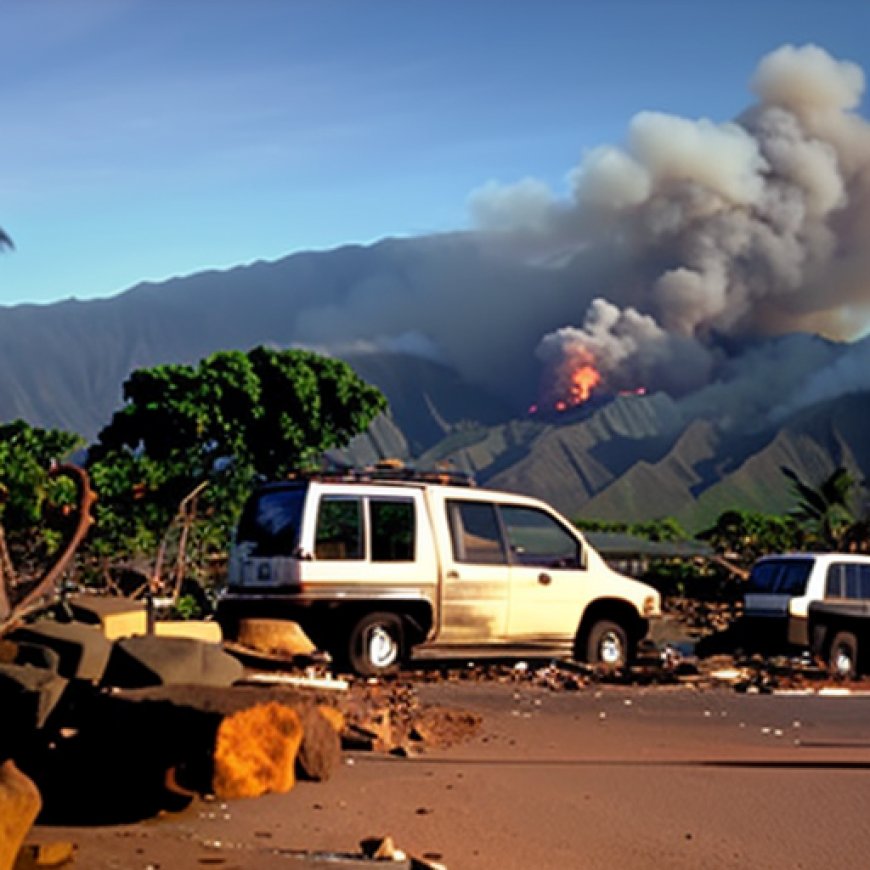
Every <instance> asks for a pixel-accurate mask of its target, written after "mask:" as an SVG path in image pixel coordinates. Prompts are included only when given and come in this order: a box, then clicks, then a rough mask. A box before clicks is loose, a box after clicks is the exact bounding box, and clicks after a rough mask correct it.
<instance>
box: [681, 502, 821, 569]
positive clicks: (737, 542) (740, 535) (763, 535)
mask: <svg viewBox="0 0 870 870" xmlns="http://www.w3.org/2000/svg"><path fill="white" fill-rule="evenodd" d="M698 537H699V538H701V539H703V540H706V541H707V542H709V544H710V546H712V547H713V549H714V550H715V551H716V553H718V554H719V555H720V556H722V557H724V558H727V559H728V560H729V563H733V564H736V565H737V566H739V567H742V568H748V567H749V566H750V565H752V563H753V562H754V561H755V560H756V559H758V558H759V557H761V556H764V555H767V554H768V553H782V552H787V551H789V550H798V549H800V548H801V547H802V546H803V544H804V534H803V532H802V530H801V528H800V526H799V524H798V522H797V521H796V520H795V519H794V517H790V516H777V515H773V514H761V513H755V512H754V511H745V510H728V511H724V512H723V513H721V514H720V515H719V517H718V518H717V520H716V522H715V524H714V525H713V526H711V527H710V528H709V529H706V530H705V531H703V532H701V533H700V534H699V535H698Z"/></svg>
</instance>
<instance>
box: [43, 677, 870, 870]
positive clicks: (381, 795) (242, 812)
mask: <svg viewBox="0 0 870 870" xmlns="http://www.w3.org/2000/svg"><path fill="white" fill-rule="evenodd" d="M420 693H421V697H422V699H423V700H424V701H429V702H433V703H439V704H446V705H453V706H457V707H463V708H466V709H469V710H474V711H477V712H480V713H481V714H482V715H483V717H484V725H483V728H482V730H481V731H480V732H479V733H478V735H477V736H476V737H475V738H474V739H472V740H471V741H468V742H466V743H463V744H461V745H457V746H453V747H451V748H447V749H439V750H437V751H427V752H426V753H425V754H423V755H421V756H417V757H411V758H397V757H390V756H384V755H374V754H366V753H359V754H349V755H347V757H346V759H345V764H344V765H343V766H342V768H341V770H340V771H339V773H338V774H337V775H336V776H335V777H334V778H333V779H332V780H331V781H330V782H327V783H321V784H309V783H300V784H298V785H297V787H296V788H295V789H294V790H293V791H292V792H291V793H289V794H287V795H280V796H278V795H276V796H269V797H265V798H260V799H257V800H251V801H238V802H234V803H232V804H220V803H216V802H202V801H200V802H197V803H195V804H194V805H193V806H192V807H191V808H190V809H188V810H186V811H185V812H184V813H182V814H180V815H176V816H165V817H163V818H160V819H157V820H153V821H149V822H145V823H142V824H137V825H130V826H122V827H117V828H92V829H83V828H77V829H64V828H44V827H42V828H37V829H35V831H34V835H33V837H32V838H31V839H36V840H41V841H48V840H56V839H63V838H65V839H71V840H74V841H75V842H77V843H78V846H79V853H78V857H77V859H76V864H75V866H79V867H82V868H87V870H109V868H123V870H131V868H141V870H146V868H148V870H158V868H159V870H188V868H202V867H220V868H223V870H231V868H236V870H240V868H244V870H248V868H250V870H253V868H258V870H269V868H295V867H339V868H340V867H343V866H346V867H349V866H358V865H357V864H356V863H352V862H348V861H345V863H342V862H341V861H338V860H334V861H327V860H326V859H325V857H324V856H321V860H318V861H315V860H314V859H313V858H312V857H311V856H312V853H316V852H318V851H320V852H330V851H331V852H346V853H352V852H355V851H356V850H357V847H358V843H359V841H360V840H362V839H363V838H365V837H370V836H373V835H382V834H390V835H392V837H393V838H394V839H395V841H396V843H397V845H398V846H399V847H401V848H403V849H404V850H406V851H407V852H409V853H410V854H414V855H417V856H425V857H428V858H429V859H430V860H436V861H440V862H442V863H443V864H444V865H446V866H447V867H448V868H450V870H496V868H497V870H549V868H554V870H555V868H611V867H620V868H648V867H654V866H655V867H668V868H699V867H704V868H754V867H758V868H772V870H776V868H805V870H812V868H824V870H830V868H833V867H859V866H865V865H866V863H867V854H868V853H870V698H864V697H855V696H852V697H848V698H840V697H833V698H822V697H818V696H810V697H801V696H787V695H785V696H783V695H773V696H758V695H756V696H747V695H738V694H736V693H734V692H733V691H730V690H727V689H718V690H708V691H703V692H699V691H696V690H692V689H688V688H684V687H673V688H668V687H649V688H636V687H632V688H622V687H615V686H608V687H588V688H584V689H581V690H579V691H576V692H550V691H547V690H545V689H539V688H532V687H529V686H528V685H522V686H520V685H510V684H508V685H502V684H496V683H473V684H471V683H461V682H459V683H456V682H450V683H447V682H444V683H435V684H433V685H423V686H421V687H420ZM301 853H304V854H301ZM306 855H307V857H306ZM359 866H363V865H359Z"/></svg>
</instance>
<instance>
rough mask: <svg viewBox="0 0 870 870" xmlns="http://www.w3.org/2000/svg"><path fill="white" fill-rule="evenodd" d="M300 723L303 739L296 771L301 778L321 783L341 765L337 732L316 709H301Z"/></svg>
mask: <svg viewBox="0 0 870 870" xmlns="http://www.w3.org/2000/svg"><path fill="white" fill-rule="evenodd" d="M336 712H337V711H336ZM339 715H341V714H339ZM301 720H302V734H303V738H302V745H301V747H300V749H299V755H298V757H297V759H296V767H297V770H298V772H299V775H300V776H301V777H302V778H303V779H309V780H314V781H315V782H325V781H326V780H327V779H329V777H330V776H332V772H333V771H334V770H335V769H336V767H338V765H339V763H340V762H341V739H340V737H339V736H338V731H336V729H335V728H334V727H333V725H332V722H331V721H330V719H329V718H327V715H324V713H323V711H322V709H321V708H320V707H314V706H310V707H304V708H302V712H301Z"/></svg>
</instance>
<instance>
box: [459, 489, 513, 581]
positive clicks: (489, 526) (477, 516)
mask: <svg viewBox="0 0 870 870" xmlns="http://www.w3.org/2000/svg"><path fill="white" fill-rule="evenodd" d="M447 515H448V519H449V521H450V537H451V539H452V542H453V559H454V561H456V562H470V563H472V564H476V565H504V564H506V563H507V554H506V552H505V547H504V542H503V541H502V538H501V530H500V528H499V524H498V516H497V515H496V512H495V505H493V504H491V503H489V502H483V501H458V500H457V501H454V500H452V499H451V500H450V501H448V502H447Z"/></svg>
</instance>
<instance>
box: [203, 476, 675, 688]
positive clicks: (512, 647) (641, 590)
mask: <svg viewBox="0 0 870 870" xmlns="http://www.w3.org/2000/svg"><path fill="white" fill-rule="evenodd" d="M660 604H661V602H660V596H659V593H658V592H657V591H656V590H655V589H653V588H652V587H651V586H648V585H646V584H644V583H641V582H638V581H636V580H632V579H630V578H628V577H624V576H622V575H621V574H618V573H616V572H615V571H613V570H612V569H611V568H609V567H608V566H607V564H606V563H605V562H604V560H603V559H602V558H601V556H600V555H599V554H598V553H597V552H596V551H595V550H594V549H593V548H592V547H590V546H589V544H588V543H587V542H586V540H585V539H584V538H583V536H582V535H581V534H580V533H579V532H578V531H577V529H576V528H575V527H574V526H573V525H572V524H571V523H570V522H568V520H566V519H565V518H564V517H562V516H560V515H559V514H558V513H557V512H556V511H554V510H553V509H552V508H550V507H549V506H548V505H546V504H544V503H543V502H541V501H538V500H537V499H533V498H528V497H525V496H521V495H515V494H512V493H506V492H498V491H495V490H487V489H479V488H477V487H475V486H473V485H470V484H467V485H460V483H459V481H458V480H455V479H445V478H444V477H443V476H442V475H440V474H430V475H426V474H410V473H407V472H397V473H394V474H388V473H377V472H368V473H354V474H347V473H343V474H336V475H314V476H310V477H306V478H304V479H299V480H289V481H285V482H277V483H271V484H266V485H264V486H262V487H260V488H259V489H257V490H256V491H255V492H254V493H253V494H252V496H251V497H250V499H249V501H248V503H247V505H246V507H245V508H244V511H243V513H242V517H241V519H240V522H239V525H238V528H237V531H236V537H235V543H234V546H233V550H232V553H231V557H230V567H229V576H228V584H227V587H226V589H225V590H224V592H223V594H222V596H221V600H220V602H219V606H218V618H219V619H220V621H221V624H222V627H223V628H224V631H225V634H226V635H227V636H228V637H232V636H233V634H234V630H235V627H236V626H237V625H238V621H239V619H241V618H245V617H255V616H259V617H271V618H287V619H293V620H295V621H296V622H298V623H299V624H300V625H301V626H302V627H303V628H304V629H305V631H306V632H307V633H308V634H309V636H311V638H312V639H313V640H314V641H315V643H317V645H318V646H319V647H320V648H321V649H326V650H329V651H330V652H331V653H332V654H333V656H335V657H336V658H337V659H338V660H339V662H341V663H342V664H345V665H347V666H349V667H350V668H351V669H352V670H354V671H356V672H358V673H361V674H377V673H381V672H383V671H386V670H390V669H392V668H394V667H395V666H397V665H398V664H399V663H400V662H402V661H403V660H407V659H410V658H417V659H422V658H435V657H440V658H458V657H463V658H465V657H469V656H475V657H482V656H490V657H499V658H502V657H504V658H509V657H517V656H527V657H534V656H538V655H541V656H543V655H547V656H549V655H570V656H573V657H575V658H577V659H580V660H585V661H588V662H591V663H596V664H602V665H605V666H610V667H620V666H623V665H625V664H626V663H627V662H628V661H629V660H630V658H631V656H632V654H633V652H634V650H635V647H636V645H637V642H638V641H639V640H640V639H642V638H643V637H644V636H645V634H646V632H647V629H648V620H649V619H650V618H651V617H654V616H658V615H659V614H660Z"/></svg>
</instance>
